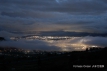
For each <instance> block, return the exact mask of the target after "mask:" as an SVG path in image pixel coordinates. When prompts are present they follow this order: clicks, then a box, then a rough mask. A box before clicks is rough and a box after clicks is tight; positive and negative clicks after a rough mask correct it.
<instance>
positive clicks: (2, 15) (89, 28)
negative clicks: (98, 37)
mask: <svg viewBox="0 0 107 71" xmlns="http://www.w3.org/2000/svg"><path fill="white" fill-rule="evenodd" d="M22 31H23V32H28V31H69V32H73V31H75V32H91V33H95V32H96V33H106V32H107V0H44V1H43V0H0V32H2V33H5V35H6V33H9V32H22ZM9 34H10V33H9Z"/></svg>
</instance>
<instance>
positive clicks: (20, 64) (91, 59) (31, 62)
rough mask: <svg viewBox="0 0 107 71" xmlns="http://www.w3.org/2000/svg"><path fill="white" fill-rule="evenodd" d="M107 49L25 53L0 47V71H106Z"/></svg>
mask: <svg viewBox="0 0 107 71" xmlns="http://www.w3.org/2000/svg"><path fill="white" fill-rule="evenodd" d="M106 57H107V48H106V47H105V48H89V49H86V50H85V51H73V52H46V51H43V52H42V51H38V52H37V51H34V52H29V53H24V51H22V50H19V49H16V48H2V47H0V71H3V70H5V71H58V70H59V71H71V70H75V69H79V70H80V69H84V70H87V69H88V70H89V69H91V70H93V69H98V70H101V71H106V69H107V68H106V64H107V58H106Z"/></svg>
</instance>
